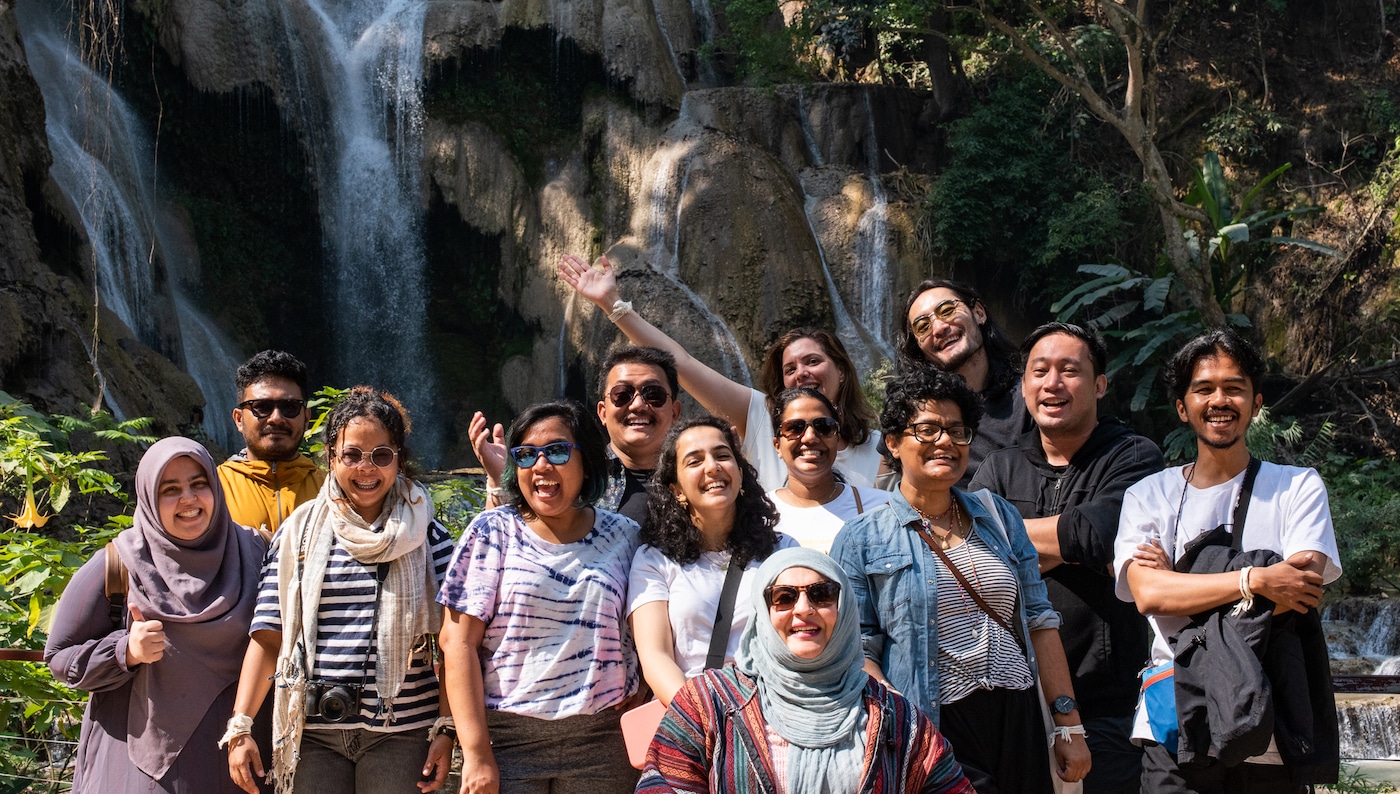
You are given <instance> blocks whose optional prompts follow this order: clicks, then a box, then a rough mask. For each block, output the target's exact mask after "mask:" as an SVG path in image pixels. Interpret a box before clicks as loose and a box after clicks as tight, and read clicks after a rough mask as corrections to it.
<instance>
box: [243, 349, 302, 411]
mask: <svg viewBox="0 0 1400 794" xmlns="http://www.w3.org/2000/svg"><path fill="white" fill-rule="evenodd" d="M263 378H286V379H287V380H289V381H291V382H292V383H295V384H296V385H297V388H298V389H301V396H302V399H306V397H307V396H308V395H309V392H308V391H307V388H308V386H307V380H306V365H305V364H303V363H302V362H301V359H299V358H297V357H296V356H294V355H292V354H291V353H286V352H283V351H281V350H264V351H262V352H261V353H257V354H256V355H254V356H253V357H252V358H250V359H248V360H247V361H245V362H243V363H242V364H240V365H239V367H238V371H237V372H236V373H234V378H233V385H234V388H236V389H237V390H238V399H239V400H240V401H241V400H242V399H243V391H244V389H247V388H248V387H249V386H252V385H253V384H254V383H257V382H258V381H260V380H262V379H263Z"/></svg>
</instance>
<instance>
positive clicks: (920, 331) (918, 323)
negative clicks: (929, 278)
mask: <svg viewBox="0 0 1400 794" xmlns="http://www.w3.org/2000/svg"><path fill="white" fill-rule="evenodd" d="M959 303H961V304H963V305H964V306H966V305H967V301H963V300H958V299H957V298H949V299H948V300H946V301H943V302H942V303H939V304H938V305H937V306H935V307H933V311H931V312H929V313H928V314H921V315H919V316H918V317H915V318H914V319H913V320H910V321H909V330H911V331H913V332H914V336H916V337H918V338H919V339H923V338H924V337H926V336H928V334H929V331H932V330H933V318H935V317H936V318H938V319H939V320H940V321H941V322H945V323H946V322H948V321H949V320H951V319H953V315H955V314H957V313H958V304H959Z"/></svg>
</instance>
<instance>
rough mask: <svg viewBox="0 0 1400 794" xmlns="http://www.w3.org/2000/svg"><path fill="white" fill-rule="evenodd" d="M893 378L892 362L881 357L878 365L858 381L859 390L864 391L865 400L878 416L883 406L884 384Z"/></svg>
mask: <svg viewBox="0 0 1400 794" xmlns="http://www.w3.org/2000/svg"><path fill="white" fill-rule="evenodd" d="M893 379H894V362H893V361H890V360H889V359H887V358H885V359H881V360H880V363H879V365H877V366H876V367H875V368H874V369H872V370H870V371H869V372H867V373H865V377H864V378H863V379H862V380H861V382H860V390H861V391H863V392H865V400H866V402H868V403H870V407H871V408H874V409H875V415H876V416H877V417H878V416H879V415H880V412H881V411H883V410H884V408H885V386H886V385H888V384H889V382H890V381H891V380H893Z"/></svg>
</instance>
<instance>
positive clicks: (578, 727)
mask: <svg viewBox="0 0 1400 794" xmlns="http://www.w3.org/2000/svg"><path fill="white" fill-rule="evenodd" d="M506 442H507V446H508V448H509V453H510V454H509V455H508V460H507V463H506V470H505V475H504V477H503V482H502V485H503V487H504V488H505V491H506V496H505V505H504V506H503V507H498V508H496V509H494V510H488V511H486V512H484V513H482V514H481V515H480V516H478V517H477V518H476V520H474V521H473V522H472V523H471V526H469V527H467V531H466V532H465V533H464V534H463V535H462V539H461V541H459V543H458V545H457V550H456V552H455V553H454V554H453V557H452V563H451V565H450V566H449V568H448V571H447V577H446V579H445V580H444V582H443V585H442V590H441V592H440V593H439V594H438V601H439V603H441V604H442V605H443V606H445V607H446V608H447V611H446V616H445V618H444V621H443V628H442V633H441V635H440V641H441V644H442V650H443V657H444V661H443V671H442V683H443V691H444V692H445V693H446V694H447V696H448V699H449V701H450V703H451V705H452V713H453V714H454V715H456V717H457V730H458V735H459V739H460V741H461V744H462V752H463V760H464V763H463V777H464V785H463V790H464V791H468V790H470V791H475V790H478V788H485V789H489V788H490V787H491V783H492V782H494V781H496V780H499V785H500V791H501V794H510V792H514V791H536V790H551V791H554V792H556V793H557V792H574V791H577V792H613V791H616V792H631V791H632V790H633V788H634V787H635V786H636V783H637V771H636V770H635V769H633V768H632V767H631V765H630V764H629V763H628V762H627V751H626V746H625V745H624V744H623V740H622V732H621V729H620V728H619V727H618V718H619V717H620V715H621V712H622V709H623V707H624V706H626V705H630V702H629V699H630V698H631V697H632V695H633V694H634V693H635V692H636V690H637V659H636V653H635V651H634V650H633V647H632V640H631V637H630V635H629V634H628V633H627V630H626V624H625V622H624V619H625V614H626V605H627V575H628V570H629V568H630V566H631V562H632V555H633V552H635V551H636V549H637V525H636V524H635V523H633V522H632V520H631V519H628V518H625V517H623V516H620V515H618V514H616V513H610V512H608V511H606V510H598V509H596V508H593V507H591V506H590V505H591V504H592V503H593V501H594V500H595V499H597V497H598V495H599V493H600V492H601V491H602V489H603V487H604V481H605V477H606V474H605V473H606V471H607V470H606V467H605V458H604V452H603V443H604V442H603V437H602V433H601V431H600V430H599V428H598V425H597V423H596V422H595V421H594V420H593V418H592V417H591V416H589V415H587V414H586V413H585V412H584V409H583V407H582V406H580V405H578V404H577V403H573V402H557V403H545V404H541V405H534V406H531V407H529V408H527V409H526V410H525V412H524V413H522V414H521V415H520V417H519V418H518V419H516V421H515V423H514V424H513V425H511V428H510V430H509V431H508V433H507V434H506ZM546 750H547V751H546Z"/></svg>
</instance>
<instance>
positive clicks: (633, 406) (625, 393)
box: [468, 345, 681, 526]
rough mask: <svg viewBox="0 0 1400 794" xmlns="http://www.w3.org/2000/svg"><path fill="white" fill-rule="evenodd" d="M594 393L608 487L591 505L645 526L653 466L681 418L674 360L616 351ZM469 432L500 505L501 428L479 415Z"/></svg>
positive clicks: (648, 352)
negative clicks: (605, 440)
mask: <svg viewBox="0 0 1400 794" xmlns="http://www.w3.org/2000/svg"><path fill="white" fill-rule="evenodd" d="M598 391H599V399H598V421H600V422H602V424H603V429H604V430H605V431H607V434H608V446H607V454H608V483H607V488H606V490H605V491H604V492H603V496H602V497H601V498H599V499H598V501H597V502H595V503H594V505H595V506H596V507H599V508H601V509H603V510H611V511H613V512H616V513H621V514H622V515H624V516H627V517H628V518H630V519H632V520H633V521H636V522H637V524H638V526H645V525H646V523H647V492H646V482H647V479H648V478H650V477H651V473H652V470H653V469H655V468H656V464H657V460H658V458H659V456H660V455H661V445H662V443H663V442H664V441H665V440H666V433H667V432H669V431H670V429H671V425H673V424H675V423H676V420H677V419H679V418H680V416H681V404H680V401H679V399H678V398H679V395H680V381H679V378H678V376H677V374H676V360H675V358H673V357H672V356H671V354H670V353H667V352H666V351H664V350H659V349H657V348H654V347H641V346H636V345H628V346H626V347H621V348H618V349H617V350H614V351H613V352H612V353H611V354H610V355H609V356H608V357H607V359H605V360H604V361H603V368H602V371H601V374H600V375H599V377H598ZM468 432H469V434H470V436H471V440H472V449H473V451H475V452H476V456H477V459H479V460H480V461H481V465H482V466H483V467H484V468H485V469H486V490H487V494H488V500H487V506H488V507H490V506H495V505H497V504H500V502H499V500H498V499H497V497H498V495H499V491H500V476H501V472H502V471H503V470H504V468H505V434H504V431H503V430H502V428H501V425H499V424H497V425H496V426H495V427H494V428H492V429H489V430H488V428H487V424H486V418H485V417H484V416H483V415H482V414H481V413H480V412H477V414H476V415H475V416H473V417H472V421H471V426H470V428H469V429H468Z"/></svg>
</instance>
